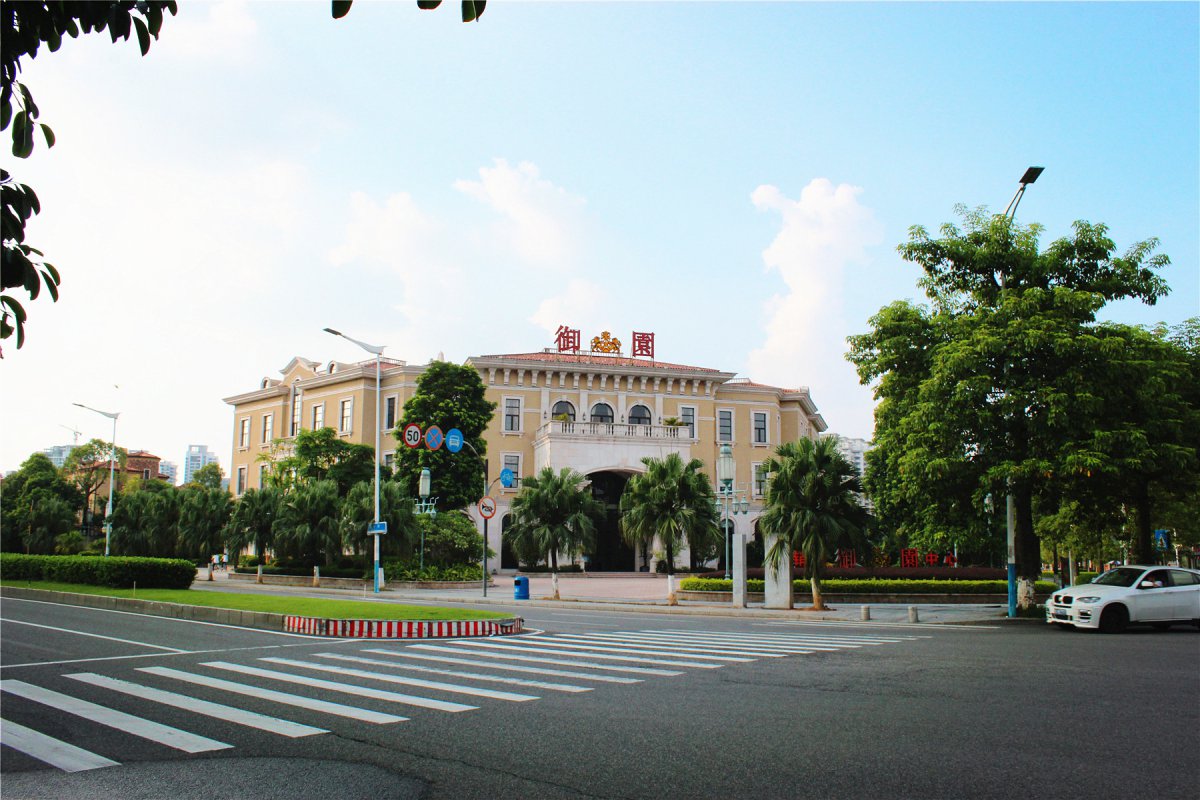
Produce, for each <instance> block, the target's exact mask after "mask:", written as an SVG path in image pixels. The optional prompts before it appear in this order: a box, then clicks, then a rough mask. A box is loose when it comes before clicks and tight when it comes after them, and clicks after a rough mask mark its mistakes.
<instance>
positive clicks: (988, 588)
mask: <svg viewBox="0 0 1200 800" xmlns="http://www.w3.org/2000/svg"><path fill="white" fill-rule="evenodd" d="M763 585H764V582H763V581H760V580H756V579H753V578H751V579H749V580H747V581H746V591H747V592H761V591H763ZM792 587H793V591H795V592H798V593H802V594H808V593H809V592H810V591H811V590H812V585H811V584H810V583H809V581H807V580H796V581H793V582H792ZM679 588H680V589H681V590H683V591H685V592H732V591H733V581H727V580H723V579H716V578H685V579H683V580H682V581H680V582H679ZM1055 588H1057V587H1055V585H1054V584H1053V583H1051V582H1050V581H1038V582H1037V584H1036V585H1035V590H1036V591H1038V592H1045V593H1049V592H1052V591H1054V589H1055ZM821 590H822V591H823V592H825V593H826V594H1006V593H1007V592H1008V582H1007V581H919V580H907V581H906V580H860V581H850V580H838V579H836V578H835V579H832V580H823V581H821Z"/></svg>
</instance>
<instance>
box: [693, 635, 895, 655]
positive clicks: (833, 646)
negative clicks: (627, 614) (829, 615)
mask: <svg viewBox="0 0 1200 800" xmlns="http://www.w3.org/2000/svg"><path fill="white" fill-rule="evenodd" d="M672 638H673V639H674V640H675V641H678V642H681V643H682V642H699V641H706V640H705V639H703V638H701V637H697V636H694V635H686V636H684V635H680V636H673V637H672ZM863 644H876V643H874V642H871V643H861V642H860V643H850V642H826V641H806V642H803V643H797V645H796V646H797V647H801V648H803V649H804V650H806V651H808V652H826V653H833V652H836V651H838V650H855V649H858V648H859V647H862V646H863Z"/></svg>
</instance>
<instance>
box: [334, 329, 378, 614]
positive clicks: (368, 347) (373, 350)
mask: <svg viewBox="0 0 1200 800" xmlns="http://www.w3.org/2000/svg"><path fill="white" fill-rule="evenodd" d="M325 332H326V333H331V334H333V335H334V336H340V337H342V338H343V339H345V340H346V341H348V342H354V343H355V344H356V345H358V346H359V347H361V348H362V349H363V350H366V351H367V352H368V353H372V354H374V356H375V520H374V521H375V525H378V524H379V393H380V387H379V375H380V365H379V360H380V357H381V356H382V355H383V346H382V345H373V344H367V343H366V342H360V341H359V340H358V339H354V338H351V337H349V336H347V335H346V334H344V333H342V332H341V331H335V330H334V329H333V328H325ZM371 530H372V531H374V530H375V528H374V526H372V528H371ZM372 538H374V539H375V572H374V575H375V593H376V594H378V593H379V582H380V581H379V573H380V568H379V533H378V532H374V533H373V534H372Z"/></svg>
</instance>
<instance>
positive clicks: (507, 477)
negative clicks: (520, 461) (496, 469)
mask: <svg viewBox="0 0 1200 800" xmlns="http://www.w3.org/2000/svg"><path fill="white" fill-rule="evenodd" d="M516 479H517V476H516V474H515V473H514V472H513V471H512V470H511V469H509V468H508V467H505V468H504V469H502V470H500V485H501V486H503V487H504V488H505V489H507V488H509V487H510V486H512V485H513V482H514V481H516Z"/></svg>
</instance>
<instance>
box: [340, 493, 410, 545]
mask: <svg viewBox="0 0 1200 800" xmlns="http://www.w3.org/2000/svg"><path fill="white" fill-rule="evenodd" d="M374 519H375V494H374V486H373V485H372V484H371V483H370V482H369V481H361V482H359V483H356V484H354V486H352V487H350V491H349V492H348V493H347V494H346V497H345V498H344V499H343V500H342V516H341V531H342V543H343V544H344V545H345V546H346V547H349V548H350V549H351V550H353V551H354V552H355V553H356V554H358V555H363V554H366V553H369V552H370V551H371V550H372V549H373V542H371V536H370V535H369V534H368V533H367V526H368V525H369V524H370V523H371V522H373V521H374ZM379 519H380V520H381V521H383V522H386V523H387V526H388V527H387V535H385V536H384V537H383V540H382V541H380V543H379V547H380V551H381V553H382V554H384V555H400V554H403V553H407V552H409V551H410V550H411V545H412V542H413V539H414V538H415V536H414V534H415V532H416V530H417V519H416V515H415V514H414V513H413V499H412V498H411V497H409V496H408V495H407V494H405V492H404V487H403V486H401V485H400V484H399V483H398V482H397V481H388V480H385V481H383V482H381V483H380V484H379Z"/></svg>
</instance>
